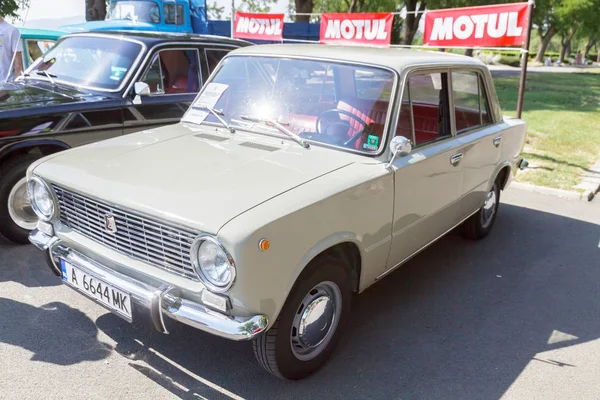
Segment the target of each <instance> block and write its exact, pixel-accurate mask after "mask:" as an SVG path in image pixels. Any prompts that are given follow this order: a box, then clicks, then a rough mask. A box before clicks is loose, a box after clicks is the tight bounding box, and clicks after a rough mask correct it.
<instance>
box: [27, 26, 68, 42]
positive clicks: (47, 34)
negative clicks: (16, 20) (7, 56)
mask: <svg viewBox="0 0 600 400" xmlns="http://www.w3.org/2000/svg"><path fill="white" fill-rule="evenodd" d="M18 29H19V33H20V34H21V38H23V39H52V40H57V39H58V38H59V37H61V36H64V35H66V32H62V31H53V30H49V29H33V28H18Z"/></svg>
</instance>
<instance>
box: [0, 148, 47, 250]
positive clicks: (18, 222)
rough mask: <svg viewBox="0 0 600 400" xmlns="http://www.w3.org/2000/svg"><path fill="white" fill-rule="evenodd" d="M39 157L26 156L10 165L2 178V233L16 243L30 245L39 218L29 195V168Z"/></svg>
mask: <svg viewBox="0 0 600 400" xmlns="http://www.w3.org/2000/svg"><path fill="white" fill-rule="evenodd" d="M36 159H37V157H32V156H25V157H22V158H21V159H19V161H18V162H16V163H13V164H9V165H8V166H7V167H6V168H4V169H3V174H2V175H1V176H0V233H1V234H2V235H4V237H6V238H7V239H9V240H12V241H13V242H16V243H22V244H27V243H29V240H28V236H29V232H31V231H32V230H33V229H35V226H36V224H37V221H38V217H37V216H36V214H35V212H33V209H32V208H31V203H30V201H29V196H28V195H27V179H26V178H25V173H26V172H27V168H28V167H29V165H31V163H32V162H34V161H35V160H36Z"/></svg>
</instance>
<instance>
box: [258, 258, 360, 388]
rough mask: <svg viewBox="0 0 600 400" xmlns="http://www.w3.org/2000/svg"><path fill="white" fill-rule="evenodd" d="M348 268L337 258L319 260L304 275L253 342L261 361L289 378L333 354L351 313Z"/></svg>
mask: <svg viewBox="0 0 600 400" xmlns="http://www.w3.org/2000/svg"><path fill="white" fill-rule="evenodd" d="M351 296H352V290H351V284H350V278H349V275H348V272H347V270H346V268H344V266H343V265H342V264H341V263H340V262H339V261H338V260H336V259H334V258H332V257H323V258H322V259H320V260H318V261H315V263H314V264H313V266H312V267H311V268H310V270H308V271H307V273H305V274H303V275H302V276H301V277H300V278H299V279H298V281H297V282H296V285H295V286H294V289H292V292H291V293H290V295H289V297H288V300H287V301H286V303H285V305H284V307H283V309H282V310H281V313H280V314H279V318H277V321H275V324H274V325H273V327H272V328H271V329H269V330H268V331H267V332H266V333H265V334H263V335H261V336H259V337H258V338H257V339H256V340H255V341H254V343H253V344H254V354H255V356H256V358H257V360H258V362H259V363H260V365H261V366H262V367H263V368H264V369H266V370H267V371H268V372H270V373H271V374H273V375H275V376H277V377H279V378H284V379H301V378H304V377H305V376H307V375H310V374H311V373H313V372H315V371H316V370H318V369H319V368H320V367H321V366H322V365H323V364H324V363H325V362H326V361H327V359H328V358H329V356H330V355H331V352H332V351H333V348H334V347H335V344H336V343H337V341H338V339H339V336H340V334H341V330H342V329H343V326H344V324H345V322H346V320H347V318H348V315H349V313H350V299H351Z"/></svg>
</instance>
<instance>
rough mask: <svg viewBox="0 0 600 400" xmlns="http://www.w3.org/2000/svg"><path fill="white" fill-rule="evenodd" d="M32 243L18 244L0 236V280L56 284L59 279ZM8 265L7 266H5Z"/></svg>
mask: <svg viewBox="0 0 600 400" xmlns="http://www.w3.org/2000/svg"><path fill="white" fill-rule="evenodd" d="M33 248H34V247H33V245H18V244H14V243H12V242H9V241H8V240H7V239H5V238H3V237H2V236H0V265H2V266H5V267H4V268H2V269H1V270H0V282H9V281H13V282H18V283H20V284H22V285H24V286H27V287H40V286H44V287H47V286H57V285H60V284H61V283H60V279H58V278H57V277H56V276H55V275H53V274H52V272H51V271H50V268H48V265H47V264H46V261H45V260H44V254H43V253H42V252H41V251H37V250H36V251H31V250H32V249H33ZM7 267H8V268H7Z"/></svg>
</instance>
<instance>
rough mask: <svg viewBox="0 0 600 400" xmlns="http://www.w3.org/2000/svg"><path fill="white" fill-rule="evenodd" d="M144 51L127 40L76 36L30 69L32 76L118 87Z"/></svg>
mask: <svg viewBox="0 0 600 400" xmlns="http://www.w3.org/2000/svg"><path fill="white" fill-rule="evenodd" d="M141 51H142V46H141V45H139V44H137V43H132V42H128V41H125V40H119V39H112V38H102V37H95V36H94V37H91V36H72V37H67V38H65V39H63V40H62V41H60V42H59V43H58V44H57V45H56V46H54V47H53V48H52V49H51V50H50V51H48V52H47V53H46V54H45V55H44V58H43V59H42V61H41V62H40V63H38V64H37V65H35V66H33V68H31V69H30V70H28V71H27V72H28V73H29V75H30V78H36V79H48V80H50V78H52V79H54V80H56V81H62V82H67V83H71V84H73V85H77V86H85V87H91V88H95V89H101V90H115V89H118V88H119V86H120V85H121V82H122V81H123V79H124V78H125V76H126V75H127V73H128V72H129V70H130V69H131V66H132V65H133V63H134V61H135V59H136V58H137V56H138V55H139V54H140V52H141ZM49 77H50V78H49Z"/></svg>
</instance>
